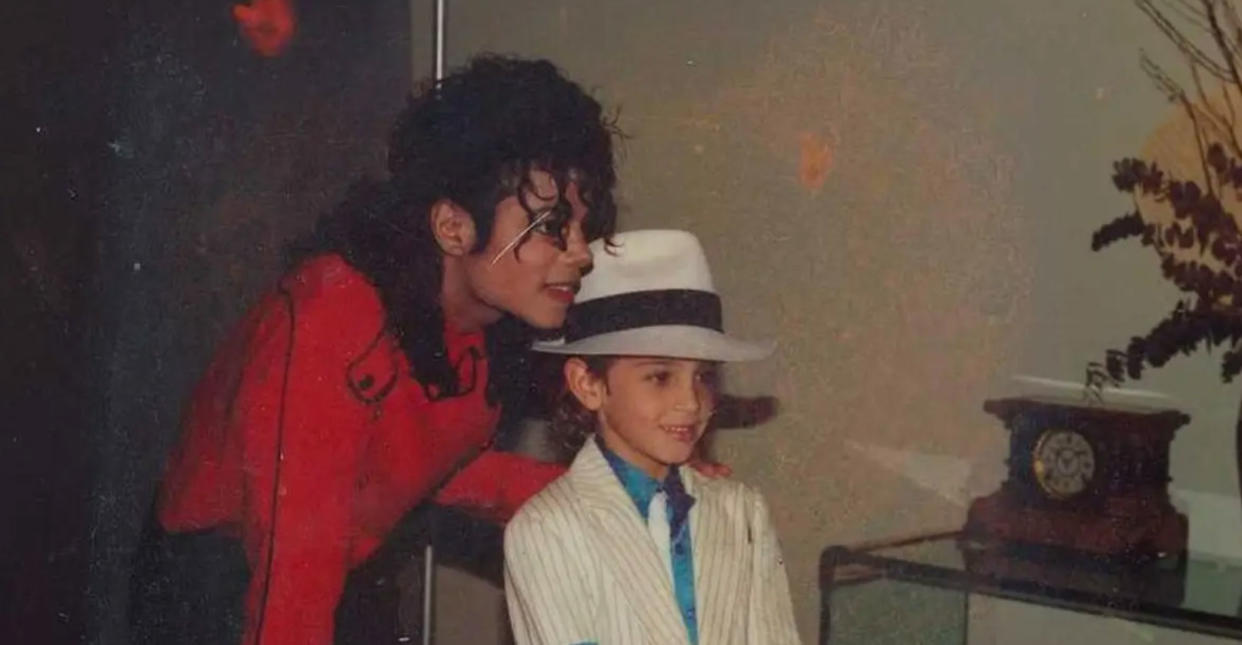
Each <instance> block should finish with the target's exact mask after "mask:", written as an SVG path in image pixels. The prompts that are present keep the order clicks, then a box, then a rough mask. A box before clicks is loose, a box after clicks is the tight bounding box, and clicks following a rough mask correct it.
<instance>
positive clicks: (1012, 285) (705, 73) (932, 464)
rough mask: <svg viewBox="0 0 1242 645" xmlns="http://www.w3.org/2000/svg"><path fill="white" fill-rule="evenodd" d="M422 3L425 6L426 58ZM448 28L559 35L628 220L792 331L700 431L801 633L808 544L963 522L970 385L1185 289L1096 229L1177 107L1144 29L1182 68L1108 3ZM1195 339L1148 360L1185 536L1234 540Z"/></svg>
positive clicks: (1111, 333) (975, 464)
mask: <svg viewBox="0 0 1242 645" xmlns="http://www.w3.org/2000/svg"><path fill="white" fill-rule="evenodd" d="M429 22H430V12H429V11H428V10H426V8H425V7H423V6H422V3H416V15H415V32H414V33H415V39H414V40H415V56H414V65H415V69H416V70H424V69H429V63H428V54H429V52H430V48H429V45H428V44H427V42H426V40H420V35H422V34H426V35H429V34H430V33H431V32H430V27H429ZM448 34H449V38H448V53H449V55H448V60H449V63H450V64H458V63H460V62H462V61H464V60H465V59H466V58H467V57H468V56H469V55H471V54H473V53H476V52H480V51H488V50H490V51H502V52H513V53H520V54H523V55H530V56H542V57H548V58H550V59H552V60H554V61H556V62H557V63H558V64H560V65H561V66H562V67H563V68H564V69H565V70H566V71H567V72H568V73H569V74H570V75H571V76H572V77H573V78H575V79H577V80H579V81H580V82H582V83H583V84H584V85H587V86H589V87H592V88H596V89H597V93H598V95H599V96H600V97H601V98H602V99H603V100H604V101H605V102H607V103H608V104H610V105H613V106H620V108H621V112H620V117H621V118H620V123H621V125H622V127H623V128H624V129H625V130H626V131H627V132H628V133H629V134H630V135H632V139H630V140H629V141H627V142H626V144H625V146H624V158H623V159H624V160H623V163H622V165H621V171H620V174H621V189H620V192H621V197H622V201H623V203H624V206H625V210H624V212H623V217H624V220H623V227H625V228H638V227H678V228H682V227H684V228H689V229H691V230H693V231H695V232H697V233H698V234H699V235H700V237H701V238H702V239H703V241H704V243H705V244H706V246H707V249H708V253H709V255H710V257H711V258H712V260H713V268H714V270H715V272H716V278H717V283H718V285H719V287H720V289H721V290H722V292H723V293H724V296H725V302H726V317H727V325H728V326H729V327H730V329H731V330H732V331H735V332H737V333H739V334H742V335H750V336H762V335H774V336H776V337H777V338H778V339H779V342H780V344H781V349H780V351H779V353H778V355H777V356H776V357H775V358H773V359H771V360H769V361H767V362H765V363H762V364H758V365H747V366H745V367H741V368H737V369H731V371H730V372H729V379H730V385H731V387H732V389H733V390H735V391H737V392H739V393H746V394H772V395H775V396H777V397H778V398H779V399H780V400H781V404H782V411H781V414H780V416H779V417H778V418H776V419H775V420H773V421H771V422H770V423H768V424H766V425H764V426H762V427H760V428H757V429H753V430H746V431H733V432H729V433H727V434H724V435H723V436H721V437H720V438H719V440H718V441H717V451H718V455H717V456H718V457H719V458H720V459H721V460H723V461H725V462H727V463H729V464H732V465H733V466H734V467H735V469H736V471H737V477H739V478H740V479H743V480H745V481H748V482H752V483H754V484H756V485H758V486H759V487H760V488H761V489H762V490H764V491H765V492H766V494H767V496H768V498H769V500H770V502H771V505H772V507H773V509H774V519H775V522H776V524H777V526H778V529H779V530H780V533H781V535H782V537H783V543H784V546H785V550H786V552H787V559H788V562H789V563H790V570H791V573H792V584H793V590H794V594H795V598H796V603H797V607H796V608H797V613H798V619H799V624H800V627H801V629H802V630H803V635H804V637H805V638H806V639H807V640H808V641H809V640H812V639H813V638H814V637H815V630H816V625H817V618H816V617H817V610H818V594H817V591H816V586H815V580H814V573H815V567H816V562H817V558H818V554H819V552H820V550H821V549H823V548H824V547H825V546H827V545H830V544H834V543H843V542H853V541H857V540H863V539H871V538H884V537H889V536H893V535H896V534H909V533H914V532H921V531H925V530H930V529H940V528H945V527H949V528H952V527H956V526H958V525H960V523H961V521H962V519H963V516H964V509H965V503H966V502H967V501H968V500H969V498H970V497H971V496H972V495H977V494H980V493H983V492H987V491H989V490H990V489H991V488H992V487H994V486H995V485H996V483H997V481H998V480H999V478H1000V477H1001V474H1002V470H1001V468H1002V466H1001V460H1002V458H1003V454H1004V451H1005V447H1006V443H1005V442H1006V436H1005V434H1004V433H1003V431H1002V430H1001V429H1000V427H999V425H998V424H997V423H995V422H994V421H993V419H991V418H990V417H988V416H986V415H985V414H984V413H983V412H981V410H980V406H981V403H982V401H983V400H984V399H985V398H987V397H989V396H996V395H999V394H1005V393H1011V392H1019V391H1032V390H1034V389H1036V387H1035V386H1034V385H1031V384H1029V383H1027V384H1023V383H1021V382H1016V381H1014V380H1013V378H1012V377H1013V376H1014V375H1029V376H1035V377H1040V378H1046V379H1054V380H1063V381H1068V382H1070V383H1078V382H1080V381H1081V378H1082V371H1083V367H1084V365H1085V362H1086V361H1087V360H1090V359H1096V358H1098V357H1100V356H1101V355H1102V350H1103V349H1104V348H1106V347H1109V346H1120V345H1124V343H1125V342H1126V341H1127V340H1128V338H1129V337H1130V336H1131V335H1132V334H1136V333H1140V332H1143V331H1146V329H1147V328H1148V327H1149V326H1150V325H1151V324H1153V323H1154V322H1156V321H1157V320H1158V318H1159V316H1160V315H1161V314H1162V313H1163V312H1164V311H1166V310H1167V309H1168V308H1170V307H1171V306H1172V303H1173V301H1174V298H1175V296H1176V293H1175V291H1174V290H1173V289H1172V287H1170V286H1168V285H1167V284H1165V283H1164V282H1163V281H1162V280H1161V279H1160V276H1159V268H1158V266H1157V263H1156V262H1155V261H1154V259H1153V258H1152V257H1150V256H1148V255H1147V254H1146V253H1145V252H1144V250H1142V249H1140V248H1138V246H1137V245H1132V246H1126V247H1124V248H1117V249H1112V250H1110V251H1108V252H1106V253H1103V254H1093V253H1091V251H1090V250H1089V240H1090V233H1091V231H1092V230H1093V229H1094V228H1095V227H1096V226H1098V225H1099V224H1101V223H1103V222H1105V221H1107V219H1109V218H1111V217H1113V216H1115V215H1117V214H1120V213H1121V212H1123V211H1124V209H1125V208H1126V207H1127V202H1126V200H1125V199H1124V198H1123V197H1122V196H1121V195H1120V194H1118V193H1117V192H1116V191H1114V190H1113V188H1112V186H1111V182H1110V180H1109V172H1110V167H1111V162H1112V161H1113V160H1114V159H1116V158H1118V157H1120V156H1123V155H1127V154H1134V153H1136V152H1137V151H1138V149H1139V148H1140V147H1141V146H1142V144H1143V142H1144V139H1145V138H1146V137H1147V136H1148V135H1149V134H1150V132H1151V131H1152V130H1153V129H1154V128H1155V126H1156V125H1157V124H1158V123H1159V122H1160V120H1161V119H1163V118H1165V115H1166V106H1165V104H1164V102H1163V100H1162V99H1161V97H1160V95H1159V94H1158V93H1157V92H1156V91H1155V90H1154V89H1152V88H1151V86H1150V84H1149V83H1148V81H1147V79H1146V78H1145V77H1144V76H1143V75H1142V73H1141V71H1140V69H1139V66H1138V53H1139V50H1140V48H1145V49H1146V50H1147V51H1149V52H1150V53H1152V54H1153V55H1155V56H1157V57H1161V56H1163V57H1165V59H1166V60H1168V61H1170V64H1171V66H1172V67H1173V68H1175V69H1180V67H1179V66H1178V65H1177V64H1176V63H1175V61H1176V59H1175V58H1174V57H1173V56H1172V55H1171V54H1170V53H1169V52H1168V48H1167V47H1165V46H1164V45H1163V43H1162V41H1161V40H1160V39H1159V37H1158V36H1157V35H1156V33H1155V30H1154V29H1153V28H1152V27H1151V26H1150V25H1149V24H1148V23H1147V22H1145V19H1144V18H1143V17H1142V16H1141V14H1139V12H1138V11H1137V10H1136V9H1135V8H1134V7H1133V6H1132V4H1131V3H1129V2H1126V1H1124V0H1109V1H1107V2H1098V3H1084V2H1080V1H1071V0H1060V1H1048V2H1039V3H1030V2H1024V1H1019V0H986V1H985V0H955V1H952V2H950V1H948V0H934V1H913V0H912V1H909V2H896V1H892V0H868V1H863V0H842V1H838V2H812V1H809V0H797V1H793V0H787V1H784V2H772V3H760V2H750V1H748V2H722V1H717V2H667V3H655V2H567V1H560V2H546V1H541V2H534V1H529V0H512V1H510V2H504V3H499V2H466V1H459V2H454V3H450V14H449V21H448ZM1212 360H1213V359H1211V358H1208V357H1204V356H1198V357H1194V358H1191V359H1179V360H1177V361H1175V362H1174V363H1173V364H1171V365H1169V366H1168V367H1166V368H1165V369H1163V370H1161V371H1158V372H1156V373H1153V374H1152V377H1151V378H1149V379H1147V380H1144V381H1143V382H1142V383H1140V384H1138V385H1139V386H1141V387H1142V388H1144V389H1150V390H1157V391H1160V392H1163V393H1167V394H1169V395H1171V396H1172V397H1174V399H1173V401H1174V403H1176V404H1177V405H1179V406H1180V407H1182V408H1183V409H1185V410H1186V411H1188V412H1189V413H1190V414H1191V415H1192V416H1193V417H1194V421H1193V422H1192V425H1191V426H1189V427H1188V428H1186V429H1184V430H1183V431H1182V432H1181V434H1180V435H1179V439H1178V440H1177V442H1176V443H1175V450H1174V466H1173V469H1174V476H1175V478H1176V482H1175V486H1177V487H1178V488H1179V489H1185V490H1187V491H1189V492H1187V493H1185V494H1181V495H1180V498H1181V499H1185V500H1187V502H1188V506H1187V507H1188V510H1189V511H1190V512H1191V515H1192V524H1193V528H1192V532H1193V533H1194V536H1195V537H1194V538H1193V539H1194V540H1195V541H1196V544H1197V545H1198V546H1200V547H1205V548H1211V549H1214V550H1217V551H1226V552H1234V554H1235V555H1236V554H1237V553H1236V551H1238V549H1237V545H1239V544H1242V539H1239V533H1238V531H1237V530H1236V526H1235V525H1237V526H1242V520H1239V519H1237V518H1235V517H1234V515H1236V514H1237V510H1236V506H1237V505H1236V504H1235V503H1233V501H1232V496H1234V495H1235V494H1236V493H1235V491H1236V484H1235V472H1234V467H1233V464H1232V457H1231V454H1232V450H1233V447H1232V436H1231V434H1232V433H1231V429H1232V424H1233V419H1234V417H1235V414H1236V412H1237V401H1238V391H1237V388H1236V387H1230V386H1224V385H1221V384H1220V383H1219V380H1218V378H1217V373H1218V369H1217V368H1216V367H1215V365H1214V363H1213V362H1212ZM1068 393H1069V394H1077V392H1076V391H1073V390H1070V391H1068ZM1189 502H1193V506H1194V508H1189V506H1190V504H1189ZM1222 513H1224V514H1223V515H1222ZM1205 545H1206V546H1205ZM455 580H456V579H455V578H454V577H453V575H452V574H448V575H446V576H442V584H445V585H450V586H452V589H453V591H452V593H454V594H456V593H458V591H457V590H459V589H460V588H462V587H460V586H453V585H464V586H466V587H469V586H470V585H474V584H476V583H471V582H461V581H460V580H457V581H455ZM454 597H458V596H454ZM476 597H478V598H479V599H480V603H484V604H486V602H495V601H496V598H495V595H494V593H492V592H487V591H485V590H481V588H480V590H479V591H478V593H477V594H476ZM484 599H486V602H485V600H484ZM442 609H443V611H442V612H441V625H442V626H447V625H456V624H457V623H456V622H455V621H457V620H458V615H457V614H455V613H454V611H453V610H452V608H448V607H442ZM489 611H490V610H489ZM465 614H472V615H473V616H475V617H476V619H477V616H478V615H479V614H478V611H477V610H468V611H466V612H465ZM465 614H463V615H465ZM466 620H467V622H468V619H466ZM446 628H447V627H446Z"/></svg>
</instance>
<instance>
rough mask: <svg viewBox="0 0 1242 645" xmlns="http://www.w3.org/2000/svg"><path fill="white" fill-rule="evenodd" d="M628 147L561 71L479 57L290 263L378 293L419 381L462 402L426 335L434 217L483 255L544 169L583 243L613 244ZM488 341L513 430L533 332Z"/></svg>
mask: <svg viewBox="0 0 1242 645" xmlns="http://www.w3.org/2000/svg"><path fill="white" fill-rule="evenodd" d="M620 135H621V133H620V131H619V130H618V129H617V127H616V123H615V117H614V116H612V115H607V114H605V113H604V111H603V109H602V108H601V106H600V104H599V102H597V101H596V100H595V99H594V98H592V97H591V96H589V95H588V94H587V93H586V92H584V91H583V90H582V88H581V87H579V86H578V85H577V84H575V83H573V82H571V81H569V80H567V79H566V78H565V77H564V76H563V75H562V74H561V72H560V71H559V70H558V69H557V68H556V66H554V65H553V64H552V63H550V62H548V61H543V60H523V59H518V58H511V57H503V56H496V55H484V56H480V57H477V58H475V59H473V60H472V61H471V62H470V63H468V64H467V65H466V66H465V67H464V68H462V69H459V70H457V71H455V72H453V73H452V74H450V75H448V76H446V77H445V78H444V79H442V80H440V81H439V82H434V83H428V84H424V86H423V87H422V88H421V89H420V90H419V91H417V92H415V94H414V95H413V96H411V97H410V99H409V101H408V103H407V105H406V107H405V109H404V110H403V112H402V113H401V115H400V116H399V117H398V118H397V122H396V125H395V127H394V128H393V131H392V134H391V137H390V139H389V151H388V171H389V177H388V179H387V180H384V181H376V180H373V179H363V180H360V181H358V182H357V183H355V184H354V186H353V187H351V189H350V190H349V192H348V194H347V196H346V198H345V200H344V201H343V202H342V203H341V204H340V205H339V206H338V207H337V208H336V209H335V210H333V211H332V212H330V213H328V214H327V215H325V216H324V217H322V218H321V219H320V221H319V222H318V223H317V224H316V226H315V229H314V231H313V232H312V234H311V236H310V237H309V238H308V240H307V241H306V242H304V243H302V244H299V245H296V246H295V247H294V248H293V249H291V254H290V260H291V262H297V261H299V260H301V259H304V258H306V257H307V256H310V255H316V254H320V253H336V254H339V255H340V256H341V257H342V258H344V259H345V261H346V262H348V263H349V264H350V265H352V266H353V267H354V268H356V269H357V270H358V271H359V272H361V273H362V274H363V275H365V276H366V277H367V278H368V279H369V280H370V281H371V283H372V284H373V285H374V286H375V288H376V290H377V291H378V292H379V295H380V299H381V301H382V302H383V304H384V307H385V311H386V315H387V320H386V324H387V327H388V331H390V332H391V333H392V334H393V335H394V336H395V338H396V340H397V341H398V344H399V346H400V347H401V349H402V351H403V352H404V353H405V355H406V358H407V359H408V361H409V364H410V368H411V372H412V375H413V376H414V378H415V379H417V380H418V381H419V382H420V383H422V384H423V387H424V388H426V389H427V391H428V393H429V394H430V393H435V396H436V397H437V398H439V397H449V396H457V395H460V394H462V393H463V391H462V387H463V386H462V384H460V383H458V379H457V372H456V370H455V369H454V367H453V365H451V364H450V362H449V357H448V356H447V351H446V348H445V344H444V339H443V337H442V336H441V334H439V333H428V331H429V330H436V331H438V330H440V329H442V328H443V325H444V313H443V310H442V308H441V305H440V289H441V280H442V276H443V265H442V257H441V253H440V249H439V247H438V246H437V245H436V242H435V239H434V237H433V236H432V234H431V228H430V218H429V217H428V213H429V211H430V209H431V207H432V205H434V204H435V203H436V202H437V201H439V200H441V199H449V200H451V201H452V202H454V203H456V204H457V205H459V206H461V207H462V208H464V209H465V210H466V211H467V212H469V213H470V215H471V217H472V218H473V220H474V225H475V229H476V231H477V232H478V243H477V248H476V249H475V250H476V251H479V250H481V249H482V248H483V247H484V246H485V245H486V244H487V241H488V240H489V239H490V237H491V231H492V224H493V219H494V217H495V207H496V205H497V203H498V202H500V201H501V200H503V199H505V198H507V197H510V196H513V195H517V196H519V198H520V199H522V198H524V196H525V193H526V189H527V188H529V187H530V172H531V171H532V170H534V169H538V170H541V171H544V172H547V173H549V174H550V175H552V177H553V178H554V179H555V180H556V185H557V187H558V190H559V191H560V195H559V197H560V204H561V207H560V208H561V209H563V212H561V213H560V216H561V217H563V218H567V217H568V207H567V205H566V200H565V195H564V191H565V189H566V187H567V185H568V184H569V183H570V180H571V179H572V181H574V182H576V183H577V185H578V190H579V193H580V195H581V198H582V201H583V202H584V204H585V205H586V206H587V208H588V210H589V214H588V216H587V219H586V222H585V223H584V232H585V233H586V235H587V238H588V240H594V239H598V238H601V237H605V238H607V237H609V236H611V234H612V232H613V230H614V227H615V222H616V210H617V209H616V203H615V201H614V200H613V195H612V191H613V187H614V185H615V183H616V174H615V171H614V168H613V139H614V138H616V137H619V136H620ZM523 205H524V206H525V205H526V204H525V202H524V201H523ZM531 210H532V209H531V208H530V207H529V206H527V211H528V212H530V211H531ZM532 215H533V213H532ZM558 228H559V227H558ZM486 333H487V350H488V359H489V363H490V365H491V368H490V369H489V372H490V374H491V378H490V379H489V382H488V385H487V397H488V400H489V402H491V403H493V404H495V403H500V404H501V405H502V406H503V407H504V410H505V411H506V416H507V417H511V415H512V414H516V413H518V412H519V408H520V407H521V404H522V403H524V402H525V400H526V399H527V398H528V396H529V389H528V388H529V387H530V386H529V381H528V379H527V378H526V376H527V373H528V370H529V366H528V348H529V345H530V342H531V340H532V338H533V337H534V333H535V332H534V330H532V329H531V328H530V327H529V326H528V325H526V324H525V323H524V322H522V321H520V320H518V319H517V318H515V317H513V316H505V317H504V318H502V319H501V321H500V322H497V323H495V324H493V325H491V326H489V327H488V329H487V332H486Z"/></svg>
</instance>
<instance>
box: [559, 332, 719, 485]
mask: <svg viewBox="0 0 1242 645" xmlns="http://www.w3.org/2000/svg"><path fill="white" fill-rule="evenodd" d="M573 363H576V364H577V367H574V366H571V364H573ZM585 368H586V366H585V365H584V364H583V363H582V362H581V361H575V360H574V359H571V360H570V361H569V363H567V365H566V370H567V372H566V376H567V377H570V378H573V376H571V374H570V372H575V373H578V372H579V371H580V373H578V374H577V375H578V377H579V380H578V383H580V384H581V385H583V388H582V394H580V395H579V400H580V401H581V402H582V403H583V405H584V406H585V407H586V408H587V409H588V410H591V411H593V412H595V413H596V418H597V419H598V422H599V433H600V437H601V439H603V441H604V445H606V446H607V447H608V449H609V450H612V451H613V452H614V453H616V454H617V456H619V457H621V458H622V459H625V460H626V461H628V462H630V463H631V464H633V465H635V466H637V467H639V468H641V469H642V470H643V471H645V472H646V473H647V474H649V475H651V476H652V477H655V478H657V479H663V477H664V476H665V474H667V472H668V467H669V466H676V465H679V464H682V463H685V462H686V461H688V460H689V459H690V457H691V455H692V454H693V452H694V446H695V444H696V443H697V442H698V440H699V438H701V437H702V436H703V432H704V430H706V428H707V423H708V421H709V420H710V419H711V416H712V413H713V412H714V409H715V403H716V364H715V363H711V362H707V361H698V360H687V359H674V358H651V357H618V358H616V359H613V360H612V361H611V362H610V364H609V366H608V368H607V371H606V372H605V374H604V375H603V378H600V377H598V376H596V375H594V374H590V373H589V371H587V370H586V369H585ZM575 393H577V392H575Z"/></svg>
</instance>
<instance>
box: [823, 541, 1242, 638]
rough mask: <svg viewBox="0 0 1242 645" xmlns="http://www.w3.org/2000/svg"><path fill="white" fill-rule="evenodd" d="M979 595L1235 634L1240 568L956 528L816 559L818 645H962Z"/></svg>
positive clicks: (1241, 617) (1239, 629)
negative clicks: (994, 537) (1077, 552)
mask: <svg viewBox="0 0 1242 645" xmlns="http://www.w3.org/2000/svg"><path fill="white" fill-rule="evenodd" d="M972 595H983V596H990V597H994V598H1003V599H1008V600H1014V601H1019V602H1023V603H1032V604H1037V605H1042V606H1046V607H1054V608H1059V609H1067V610H1071V611H1075V612H1083V613H1087V614H1095V615H1101V616H1108V617H1112V618H1117V619H1121V620H1125V621H1131V622H1136V623H1145V624H1150V625H1158V626H1161V627H1167V628H1171V629H1174V630H1180V631H1185V632H1198V633H1201V634H1206V635H1212V636H1220V637H1226V638H1235V639H1242V611H1240V610H1242V607H1240V604H1242V564H1239V563H1237V562H1228V561H1224V560H1219V559H1213V558H1208V557H1201V556H1196V555H1194V554H1190V555H1188V556H1184V557H1180V558H1165V559H1161V560H1155V561H1152V562H1149V563H1146V564H1141V565H1137V564H1131V565H1120V564H1115V563H1109V562H1100V561H1096V560H1091V559H1088V558H1085V557H1083V556H1078V557H1068V556H1067V554H1064V553H1060V554H1055V553H1048V552H1040V551H1035V550H1032V548H1030V547H1022V546H1017V545H1011V544H1004V543H998V542H989V541H986V540H978V539H971V538H968V537H966V536H964V535H963V534H961V533H959V532H947V533H938V534H933V535H924V536H918V537H912V538H909V539H904V540H896V541H891V542H888V543H884V544H877V545H872V546H865V547H843V546H834V547H829V548H827V549H825V550H824V552H823V554H822V556H821V558H820V598H821V608H820V640H819V642H820V643H833V645H838V644H840V643H853V642H858V643H887V642H892V643H912V642H920V643H964V642H966V638H967V633H968V631H969V619H970V597H971V596H972Z"/></svg>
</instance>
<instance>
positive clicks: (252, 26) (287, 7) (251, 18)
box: [233, 0, 297, 58]
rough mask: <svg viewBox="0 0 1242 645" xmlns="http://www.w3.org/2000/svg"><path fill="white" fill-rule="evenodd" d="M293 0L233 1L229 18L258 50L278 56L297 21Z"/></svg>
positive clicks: (291, 34) (270, 55)
mask: <svg viewBox="0 0 1242 645" xmlns="http://www.w3.org/2000/svg"><path fill="white" fill-rule="evenodd" d="M292 1H293V0H251V2H250V4H249V5H244V4H238V5H233V19H234V20H236V21H237V26H238V27H239V28H241V32H242V35H243V36H245V37H246V41H247V42H249V43H250V46H251V47H252V48H254V50H255V51H256V52H259V54H261V55H263V56H266V57H268V58H271V57H273V56H279V55H280V54H281V52H283V51H284V50H285V48H286V47H288V46H289V41H290V40H293V33H294V31H295V30H296V28H297V21H296V19H295V17H294V15H293V4H292Z"/></svg>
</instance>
